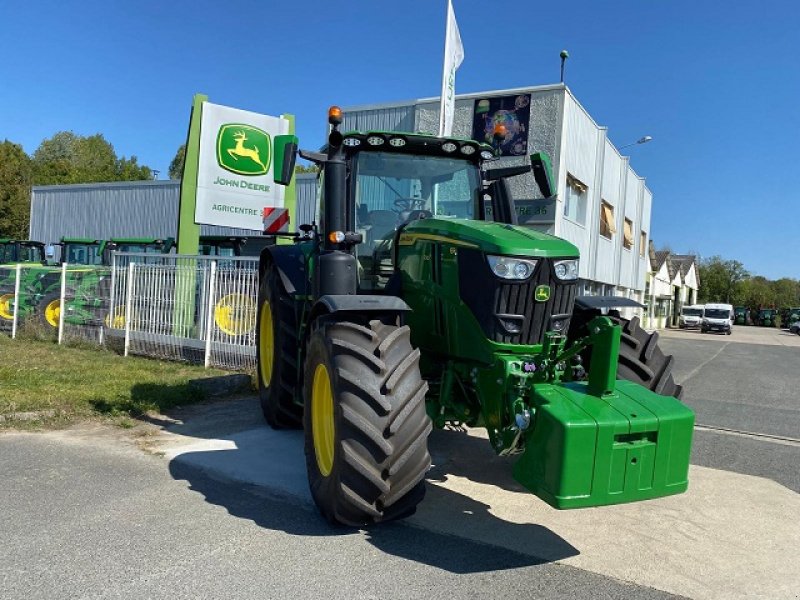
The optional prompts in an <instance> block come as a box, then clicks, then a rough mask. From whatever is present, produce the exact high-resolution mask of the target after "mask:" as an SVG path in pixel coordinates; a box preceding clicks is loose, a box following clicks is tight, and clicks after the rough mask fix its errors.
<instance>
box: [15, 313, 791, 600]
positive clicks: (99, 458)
mask: <svg viewBox="0 0 800 600" xmlns="http://www.w3.org/2000/svg"><path fill="white" fill-rule="evenodd" d="M739 333H741V332H740V331H739V328H736V329H735V330H734V334H733V335H732V336H702V335H700V334H698V333H695V332H691V331H667V332H663V333H662V334H661V344H662V347H663V348H664V350H665V351H666V352H668V353H673V354H674V355H675V357H676V364H675V371H674V372H675V376H676V379H677V380H678V381H679V382H681V383H683V384H684V386H685V390H686V392H685V397H684V400H685V402H687V404H689V405H690V406H692V407H693V408H694V409H695V411H696V413H697V423H698V427H697V429H696V432H695V442H694V449H693V455H692V467H691V470H690V488H689V491H688V492H687V493H685V494H682V495H679V496H672V497H668V498H661V499H658V500H653V501H648V502H641V503H635V504H628V505H619V506H611V507H604V508H596V509H583V510H575V511H556V510H554V509H552V508H550V507H549V506H547V505H546V504H544V503H543V502H541V501H540V500H538V499H537V498H536V497H535V496H533V495H531V494H529V493H527V492H525V491H524V490H523V489H522V488H520V486H519V485H518V484H517V483H516V482H515V481H514V480H513V478H512V477H511V469H510V460H509V459H504V458H500V457H497V456H495V455H494V454H493V452H492V451H491V449H490V448H489V445H488V442H487V441H486V439H485V432H484V431H482V430H470V431H468V432H455V431H440V432H434V434H433V435H432V437H431V441H430V448H431V453H432V456H433V462H434V465H433V468H432V469H431V471H430V473H429V476H428V481H429V484H428V494H427V497H426V498H425V500H424V501H423V503H422V504H421V505H420V509H419V511H418V512H417V514H416V515H414V516H413V517H411V518H410V519H408V520H406V521H404V522H401V523H394V524H389V525H382V526H379V527H375V528H371V529H369V530H364V531H357V530H351V529H346V528H338V527H332V526H330V525H328V524H327V523H326V522H324V521H323V520H322V519H321V518H320V517H319V515H318V513H317V512H316V510H315V508H314V506H313V503H312V502H311V499H310V494H309V492H308V487H307V483H306V479H305V470H304V469H305V467H304V461H303V456H302V434H301V433H300V432H291V431H290V432H286V431H282V432H276V431H272V430H270V429H269V428H267V427H266V426H264V425H263V423H262V419H261V416H260V411H259V408H258V403H257V401H256V400H255V399H253V398H246V399H241V400H237V401H228V402H218V403H213V404H208V405H198V406H193V407H186V408H183V409H179V410H176V411H174V412H173V413H171V414H170V415H169V416H152V417H148V418H147V419H146V420H147V421H148V423H146V424H144V425H142V426H139V427H137V428H135V429H134V430H133V431H123V430H120V429H112V428H109V427H101V426H96V425H88V426H87V425H84V426H80V427H76V428H73V429H71V430H67V431H61V432H49V433H44V434H31V433H13V432H12V433H8V432H7V433H3V434H0V475H2V477H3V484H2V485H0V598H3V599H6V598H14V599H15V598H73V597H74V598H123V597H124V598H140V597H152V598H189V597H192V598H196V597H202V598H286V597H298V598H462V597H463V598H468V597H475V598H477V597H484V598H485V597H492V598H493V597H501V596H503V597H508V598H662V597H674V596H685V597H692V598H725V599H728V598H754V597H763V598H770V599H778V598H793V599H797V598H800V569H797V568H796V557H797V555H798V551H799V550H800V523H798V519H797V515H798V514H800V493H798V492H800V474H799V473H798V467H797V465H798V464H800V420H799V419H800V399H799V398H800V395H799V394H798V393H797V392H795V391H794V389H795V385H794V381H796V377H795V374H796V373H798V372H800V370H798V366H800V364H799V363H800V345H796V344H795V342H794V340H793V339H792V340H789V339H788V338H786V339H784V338H783V337H782V333H781V332H779V331H777V330H761V331H757V330H755V329H754V328H752V330H750V331H746V332H744V333H741V335H737V334H739ZM786 335H788V334H786ZM797 337H798V339H800V336H797ZM793 377H794V378H793Z"/></svg>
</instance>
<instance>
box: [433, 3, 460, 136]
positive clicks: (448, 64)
mask: <svg viewBox="0 0 800 600" xmlns="http://www.w3.org/2000/svg"><path fill="white" fill-rule="evenodd" d="M463 60H464V46H462V45H461V34H460V33H459V31H458V23H456V15H455V13H454V12H453V2H452V0H447V31H446V33H445V38H444V70H443V71H442V99H441V101H440V103H439V137H445V136H448V135H450V134H452V133H453V116H454V115H455V112H456V69H458V67H459V66H460V65H461V62H462V61H463Z"/></svg>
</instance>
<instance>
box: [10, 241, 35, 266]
mask: <svg viewBox="0 0 800 600" xmlns="http://www.w3.org/2000/svg"><path fill="white" fill-rule="evenodd" d="M12 262H38V263H43V262H44V250H43V249H42V247H41V246H39V245H38V244H24V243H19V242H13V243H10V244H0V263H12Z"/></svg>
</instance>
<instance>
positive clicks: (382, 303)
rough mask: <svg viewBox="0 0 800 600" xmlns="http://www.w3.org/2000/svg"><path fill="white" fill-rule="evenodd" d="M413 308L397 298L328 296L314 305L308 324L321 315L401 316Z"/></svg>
mask: <svg viewBox="0 0 800 600" xmlns="http://www.w3.org/2000/svg"><path fill="white" fill-rule="evenodd" d="M410 310H411V307H410V306H409V305H408V304H406V303H405V302H404V301H403V300H401V299H400V298H398V297H397V296H379V295H330V294H329V295H327V296H322V297H321V298H320V299H319V300H317V301H316V302H315V303H314V306H313V307H312V308H311V313H310V314H309V317H308V322H309V323H312V322H313V321H314V319H316V318H317V317H319V316H321V315H326V314H327V315H332V314H337V313H348V312H354V313H357V314H364V313H377V314H401V313H405V312H409V311H410Z"/></svg>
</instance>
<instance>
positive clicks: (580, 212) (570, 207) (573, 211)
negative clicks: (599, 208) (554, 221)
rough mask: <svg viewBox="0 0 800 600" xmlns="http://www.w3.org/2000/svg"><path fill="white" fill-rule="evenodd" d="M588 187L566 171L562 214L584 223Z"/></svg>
mask: <svg viewBox="0 0 800 600" xmlns="http://www.w3.org/2000/svg"><path fill="white" fill-rule="evenodd" d="M588 190H589V188H588V187H587V186H586V184H585V183H583V182H581V181H579V180H578V179H576V178H575V177H573V176H572V175H570V174H569V173H567V197H566V198H565V199H564V216H565V217H567V218H568V219H571V220H573V221H575V222H576V223H580V224H581V225H583V224H585V223H586V198H587V191H588Z"/></svg>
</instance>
